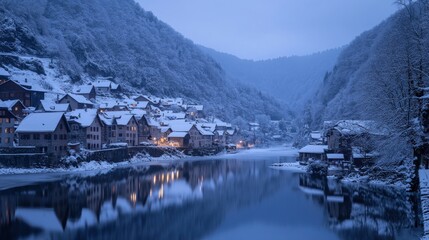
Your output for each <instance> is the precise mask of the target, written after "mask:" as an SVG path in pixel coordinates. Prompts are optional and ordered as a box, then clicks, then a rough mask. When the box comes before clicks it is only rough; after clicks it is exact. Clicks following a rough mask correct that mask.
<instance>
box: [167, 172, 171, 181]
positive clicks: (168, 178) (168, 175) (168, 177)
mask: <svg viewBox="0 0 429 240" xmlns="http://www.w3.org/2000/svg"><path fill="white" fill-rule="evenodd" d="M168 181H170V174H168V173H167V182H168Z"/></svg>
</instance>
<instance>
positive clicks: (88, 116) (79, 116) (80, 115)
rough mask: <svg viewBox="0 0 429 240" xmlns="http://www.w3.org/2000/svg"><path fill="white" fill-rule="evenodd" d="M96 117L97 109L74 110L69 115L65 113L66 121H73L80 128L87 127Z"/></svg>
mask: <svg viewBox="0 0 429 240" xmlns="http://www.w3.org/2000/svg"><path fill="white" fill-rule="evenodd" d="M97 117H98V115H97V109H92V108H91V109H76V110H74V111H71V112H69V113H66V118H67V120H68V121H75V122H77V123H79V124H80V125H81V126H82V127H84V128H85V127H89V126H91V124H92V123H93V122H94V120H95V119H96V118H97Z"/></svg>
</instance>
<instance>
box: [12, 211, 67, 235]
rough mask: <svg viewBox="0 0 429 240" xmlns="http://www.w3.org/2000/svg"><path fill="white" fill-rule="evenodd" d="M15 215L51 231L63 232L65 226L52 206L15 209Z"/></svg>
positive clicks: (34, 225) (29, 223)
mask: <svg viewBox="0 0 429 240" xmlns="http://www.w3.org/2000/svg"><path fill="white" fill-rule="evenodd" d="M15 217H16V218H18V219H21V220H22V221H24V222H25V223H27V224H28V225H30V226H32V227H35V228H41V229H43V230H45V231H50V232H62V231H63V227H62V226H61V223H60V222H59V220H58V218H57V216H56V215H55V211H54V209H52V208H21V207H18V208H17V209H16V211H15Z"/></svg>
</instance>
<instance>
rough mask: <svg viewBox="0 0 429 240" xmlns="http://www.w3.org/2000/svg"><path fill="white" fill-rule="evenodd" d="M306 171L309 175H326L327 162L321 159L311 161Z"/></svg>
mask: <svg viewBox="0 0 429 240" xmlns="http://www.w3.org/2000/svg"><path fill="white" fill-rule="evenodd" d="M307 172H308V173H309V174H311V175H317V176H326V175H327V174H328V164H326V163H323V162H321V161H316V162H312V163H310V164H309V165H308V168H307Z"/></svg>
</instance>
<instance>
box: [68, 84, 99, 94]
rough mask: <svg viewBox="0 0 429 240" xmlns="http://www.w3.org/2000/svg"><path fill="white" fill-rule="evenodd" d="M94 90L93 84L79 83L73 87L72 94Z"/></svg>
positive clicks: (87, 92)
mask: <svg viewBox="0 0 429 240" xmlns="http://www.w3.org/2000/svg"><path fill="white" fill-rule="evenodd" d="M93 90H94V91H95V89H94V85H81V86H76V87H74V88H73V93H74V94H90V93H91V92H92V91H93Z"/></svg>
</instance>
